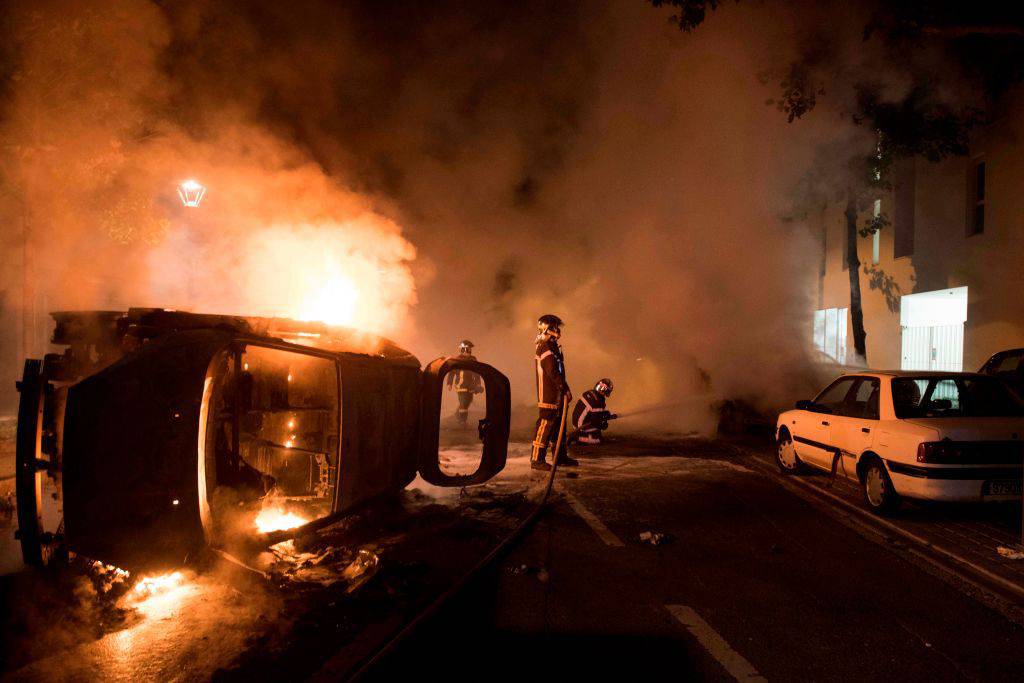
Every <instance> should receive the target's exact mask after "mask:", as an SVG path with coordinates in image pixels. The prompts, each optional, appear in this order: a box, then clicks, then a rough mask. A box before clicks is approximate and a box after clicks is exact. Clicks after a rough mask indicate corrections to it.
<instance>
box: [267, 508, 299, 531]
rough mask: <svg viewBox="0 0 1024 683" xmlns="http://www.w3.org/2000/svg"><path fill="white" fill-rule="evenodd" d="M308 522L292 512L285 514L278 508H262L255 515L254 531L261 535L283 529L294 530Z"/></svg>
mask: <svg viewBox="0 0 1024 683" xmlns="http://www.w3.org/2000/svg"><path fill="white" fill-rule="evenodd" d="M308 521H309V520H308V519H306V518H304V517H301V516H299V515H297V514H295V513H294V512H287V511H285V510H282V509H280V508H264V509H263V510H260V513H259V514H258V515H256V529H257V530H258V531H259V532H260V533H261V534H266V533H269V532H271V531H281V530H283V529H294V528H295V527H297V526H302V525H303V524H305V523H306V522H308Z"/></svg>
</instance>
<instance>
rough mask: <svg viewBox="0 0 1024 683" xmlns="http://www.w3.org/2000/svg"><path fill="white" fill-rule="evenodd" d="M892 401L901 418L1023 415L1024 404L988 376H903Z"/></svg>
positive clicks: (897, 383) (893, 382)
mask: <svg viewBox="0 0 1024 683" xmlns="http://www.w3.org/2000/svg"><path fill="white" fill-rule="evenodd" d="M892 402H893V408H894V409H895V411H896V417H898V418H913V417H1022V416H1024V403H1021V401H1020V399H1018V398H1017V397H1016V396H1015V395H1014V394H1013V392H1011V391H1010V390H1009V389H1007V388H1006V386H1005V385H1004V384H1003V383H1002V382H1000V381H999V380H996V379H992V378H989V377H950V376H946V377H914V378H910V377H900V378H897V379H894V380H893V381H892Z"/></svg>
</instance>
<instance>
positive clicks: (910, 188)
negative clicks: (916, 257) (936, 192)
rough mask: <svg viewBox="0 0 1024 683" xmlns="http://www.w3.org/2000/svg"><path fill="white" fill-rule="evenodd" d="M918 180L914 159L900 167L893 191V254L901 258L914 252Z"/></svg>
mask: <svg viewBox="0 0 1024 683" xmlns="http://www.w3.org/2000/svg"><path fill="white" fill-rule="evenodd" d="M916 181H917V178H916V177H915V172H914V160H913V159H910V160H908V161H907V163H906V164H905V165H904V166H903V168H901V169H899V172H898V174H897V179H896V187H895V189H894V192H893V200H894V202H895V206H894V208H893V213H894V216H893V218H894V219H895V222H894V224H893V240H892V256H893V258H900V257H902V256H911V255H913V253H914V201H915V197H914V185H915V183H916Z"/></svg>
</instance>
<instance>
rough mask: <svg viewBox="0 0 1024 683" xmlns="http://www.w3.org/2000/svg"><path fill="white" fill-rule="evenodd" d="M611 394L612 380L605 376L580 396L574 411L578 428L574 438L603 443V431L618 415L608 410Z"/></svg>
mask: <svg viewBox="0 0 1024 683" xmlns="http://www.w3.org/2000/svg"><path fill="white" fill-rule="evenodd" d="M611 395H612V381H611V380H610V379H608V378H607V377H605V378H603V379H601V380H598V382H597V384H596V385H594V388H593V389H591V390H590V391H586V392H584V393H583V395H582V396H580V400H578V401H576V407H575V408H573V411H572V425H573V427H575V428H576V433H575V434H574V435H573V438H574V440H576V441H579V442H580V443H601V432H603V431H604V430H606V429H608V421H609V420H614V419H615V418H617V417H618V415H613V414H612V413H611V412H609V411H608V405H607V399H608V397H609V396H611Z"/></svg>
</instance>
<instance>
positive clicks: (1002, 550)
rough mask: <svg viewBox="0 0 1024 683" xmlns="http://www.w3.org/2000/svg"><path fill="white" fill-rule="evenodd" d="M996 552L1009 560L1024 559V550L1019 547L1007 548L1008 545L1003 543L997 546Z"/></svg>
mask: <svg viewBox="0 0 1024 683" xmlns="http://www.w3.org/2000/svg"><path fill="white" fill-rule="evenodd" d="M996 552H998V553H999V554H1000V555H1001V556H1002V557H1005V558H1006V559H1007V560H1024V550H1020V549H1018V548H1007V547H1006V546H1004V545H1001V546H999V547H998V548H996Z"/></svg>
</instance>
